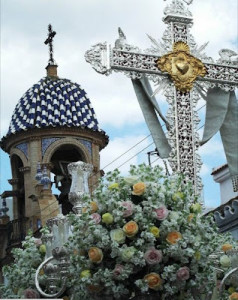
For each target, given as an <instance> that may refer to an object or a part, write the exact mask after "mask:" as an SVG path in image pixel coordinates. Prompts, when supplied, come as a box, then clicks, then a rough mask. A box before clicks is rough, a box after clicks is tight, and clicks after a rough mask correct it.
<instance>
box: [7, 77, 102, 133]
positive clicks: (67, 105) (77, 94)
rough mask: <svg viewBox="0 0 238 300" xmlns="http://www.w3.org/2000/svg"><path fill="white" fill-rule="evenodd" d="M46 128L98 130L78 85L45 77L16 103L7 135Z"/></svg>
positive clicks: (84, 95) (92, 112) (92, 111)
mask: <svg viewBox="0 0 238 300" xmlns="http://www.w3.org/2000/svg"><path fill="white" fill-rule="evenodd" d="M47 126H53V127H57V126H68V127H83V128H89V129H92V130H94V131H101V130H100V129H99V128H98V121H97V119H96V116H95V112H94V109H93V107H92V106H91V103H90V100H89V99H88V97H87V94H86V92H85V91H84V90H83V89H81V87H80V85H78V84H77V83H73V82H72V81H70V80H68V79H52V78H48V77H45V78H43V79H41V80H40V81H39V82H38V83H37V84H34V85H33V86H32V87H31V88H30V89H29V90H28V91H27V92H26V93H25V94H24V95H23V97H22V98H21V99H20V100H19V102H18V104H17V105H16V107H15V110H14V112H13V116H12V119H11V123H10V126H9V130H8V135H9V134H12V133H13V134H14V133H16V132H19V131H22V130H28V129H31V128H44V127H47Z"/></svg>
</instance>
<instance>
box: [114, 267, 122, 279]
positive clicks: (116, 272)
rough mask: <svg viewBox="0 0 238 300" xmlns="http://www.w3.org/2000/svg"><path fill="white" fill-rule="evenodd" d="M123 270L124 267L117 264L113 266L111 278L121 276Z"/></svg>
mask: <svg viewBox="0 0 238 300" xmlns="http://www.w3.org/2000/svg"><path fill="white" fill-rule="evenodd" d="M123 270H124V266H123V265H120V264H117V265H116V266H115V269H114V270H113V276H114V277H118V276H119V275H121V274H122V272H123Z"/></svg>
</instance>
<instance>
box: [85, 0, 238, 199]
mask: <svg viewBox="0 0 238 300" xmlns="http://www.w3.org/2000/svg"><path fill="white" fill-rule="evenodd" d="M184 2H185V3H187V4H189V3H190V2H191V0H183V1H181V0H173V1H172V3H171V5H168V6H167V7H166V8H165V10H164V14H165V16H164V18H163V21H164V23H165V24H167V28H166V29H165V31H164V34H163V36H162V39H161V40H159V41H157V40H155V39H154V38H153V37H151V36H149V39H150V41H151V43H152V46H151V47H150V48H149V49H146V50H145V51H142V50H140V49H138V48H137V47H134V46H132V45H130V44H128V42H127V40H126V37H125V35H124V34H123V35H121V37H120V34H119V40H117V43H116V45H115V47H114V48H113V47H110V46H109V45H107V44H106V43H104V44H97V45H95V46H93V48H92V49H91V50H89V51H87V52H86V60H87V61H88V62H90V63H91V64H92V66H93V68H94V69H95V70H96V71H97V72H99V73H101V74H106V75H108V74H110V73H111V72H112V71H115V72H123V73H124V74H125V75H126V76H127V77H129V78H133V79H135V78H141V77H142V76H147V77H148V78H149V79H151V80H153V82H154V83H155V84H156V85H157V88H156V91H155V92H158V91H161V90H163V92H164V93H165V96H166V98H167V101H168V103H169V109H168V113H167V117H168V122H169V123H170V129H169V131H168V133H167V136H168V140H169V143H170V145H171V147H172V151H171V153H170V157H169V162H170V164H171V167H172V169H173V170H174V171H175V172H183V173H185V174H190V175H189V176H188V177H189V178H190V179H191V180H192V182H193V183H194V186H195V190H196V191H197V193H198V194H199V191H201V188H202V183H201V179H200V177H199V176H198V172H199V170H200V168H201V159H200V157H199V155H198V154H197V153H196V151H197V149H198V140H199V137H198V134H197V131H196V128H197V123H198V116H197V115H196V113H195V105H196V103H197V101H198V98H199V97H198V95H197V93H196V89H197V88H198V87H203V86H205V87H206V88H205V89H204V93H206V90H207V89H208V88H209V87H215V86H218V87H220V88H221V89H223V90H225V91H231V90H234V89H235V87H236V86H238V68H237V65H236V64H237V59H236V60H234V56H235V54H234V53H233V52H231V51H230V50H228V49H223V51H220V56H221V58H220V59H219V60H218V62H217V63H214V60H213V59H212V58H211V57H208V56H207V55H206V53H204V49H205V48H206V46H207V43H205V44H203V45H201V46H198V45H197V44H196V42H195V40H194V38H193V36H192V34H191V33H190V28H191V26H192V24H193V18H192V14H191V12H190V11H189V10H188V8H187V6H186V5H185V3H184ZM176 42H183V43H186V44H187V45H188V46H189V48H190V51H191V52H190V54H189V55H188V53H186V51H184V52H180V56H178V57H177V59H178V60H181V62H182V63H181V62H179V64H180V66H179V68H178V65H177V66H176V62H175V61H174V62H173V67H174V68H176V72H175V73H176V75H178V77H180V78H181V77H184V78H185V77H188V79H189V82H190V84H189V88H188V86H187V84H186V88H185V87H183V86H182V91H181V90H180V91H179V90H177V91H176V90H175V88H174V86H173V84H171V83H170V81H169V80H170V77H169V75H168V73H163V72H161V71H160V70H159V69H158V68H157V64H156V62H157V60H159V59H161V57H162V56H164V55H165V54H166V53H169V52H171V51H172V46H173V44H174V43H176ZM195 57H196V58H195ZM174 60H175V59H174ZM188 61H189V64H188V65H187V63H188ZM190 61H191V62H190ZM202 63H203V66H202ZM194 64H195V65H196V64H197V66H195V67H194ZM187 68H188V70H186V69H187ZM196 68H197V71H195V74H196V76H195V77H196V79H195V81H193V80H192V82H193V86H194V87H193V88H192V89H191V87H192V84H191V81H190V79H191V71H192V70H193V71H194V70H196ZM179 69H180V70H179ZM199 69H200V70H201V73H200V72H199ZM205 69H206V74H205V76H204V77H202V75H204V70H205ZM183 72H184V74H183ZM192 73H193V72H192ZM188 75H189V76H188ZM176 87H177V88H180V89H181V86H178V84H176ZM188 90H189V91H190V92H187V91H188ZM184 102H185V103H186V104H187V105H188V106H185V105H183V103H184ZM189 122H193V123H192V124H191V125H190V126H189V127H186V130H185V128H184V124H185V125H187V123H189ZM185 135H186V137H185ZM190 172H191V173H190Z"/></svg>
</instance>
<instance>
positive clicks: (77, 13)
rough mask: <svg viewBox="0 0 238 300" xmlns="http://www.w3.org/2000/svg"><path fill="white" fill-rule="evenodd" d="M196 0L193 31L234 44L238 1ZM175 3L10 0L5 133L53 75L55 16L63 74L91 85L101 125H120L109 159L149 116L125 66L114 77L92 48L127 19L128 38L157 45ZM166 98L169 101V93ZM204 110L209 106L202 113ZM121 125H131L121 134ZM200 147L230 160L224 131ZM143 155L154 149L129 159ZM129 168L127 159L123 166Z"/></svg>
mask: <svg viewBox="0 0 238 300" xmlns="http://www.w3.org/2000/svg"><path fill="white" fill-rule="evenodd" d="M193 2H194V3H193V5H191V6H190V7H189V9H190V10H191V11H192V13H193V16H194V26H193V28H192V33H193V35H194V37H195V40H196V41H197V42H198V44H199V45H201V44H203V43H205V42H206V41H210V43H209V45H208V47H207V50H206V52H207V54H208V55H210V56H214V57H215V58H218V51H219V50H220V49H221V48H231V49H234V45H235V42H236V35H237V31H236V27H237V1H234V0H217V1H214V0H199V1H198V0H194V1H193ZM167 4H168V1H167V2H163V1H158V0H150V1H145V0H130V1H128V0H113V1H109V0H100V1H98V0H90V1H86V0H80V1H78V0H71V1H67V0H61V1H59V0H51V1H49V0H34V1H29V0H21V1H19V0H2V1H1V10H2V11H1V13H2V20H1V135H3V134H5V133H6V130H7V128H8V125H9V122H10V118H11V115H12V112H13V109H14V107H15V105H16V104H17V102H18V100H19V99H20V97H21V96H22V95H23V93H24V92H25V91H26V90H27V89H28V88H29V87H31V86H32V85H33V84H34V83H36V82H37V81H38V80H39V79H40V78H42V77H44V76H45V66H46V64H47V60H48V48H47V47H46V46H45V45H44V40H45V39H46V35H47V25H48V24H49V23H52V25H53V28H54V30H56V31H57V35H56V37H55V42H54V49H55V59H56V62H57V63H58V65H59V68H58V72H59V75H60V76H61V77H64V78H68V79H71V80H72V81H76V82H78V83H79V84H81V86H82V87H83V88H84V89H85V90H86V92H87V93H88V95H89V98H90V99H91V102H92V105H93V107H94V108H95V111H96V114H97V116H98V119H99V122H100V127H101V128H103V129H104V130H105V131H107V129H111V128H116V129H117V130H116V133H115V134H114V136H112V140H111V142H110V143H109V145H108V147H107V148H106V149H105V150H103V151H102V154H101V162H102V163H101V167H103V166H105V165H106V164H107V163H109V162H110V161H112V160H114V159H115V158H116V157H117V156H119V155H120V154H121V153H123V152H124V151H126V150H127V149H128V148H130V146H132V145H134V144H135V143H136V141H138V140H139V139H140V138H142V137H143V135H140V136H137V137H135V135H133V134H132V135H131V136H129V135H128V133H127V132H126V131H128V132H130V134H131V131H132V130H131V126H132V125H133V126H134V127H133V128H135V127H136V126H139V125H140V124H144V120H143V116H142V113H141V111H140V108H139V105H138V102H137V100H136V97H135V94H134V91H133V87H132V84H131V82H130V80H129V79H128V78H127V77H126V76H124V75H122V74H118V73H117V74H112V75H110V76H108V77H106V76H102V75H99V74H98V73H96V72H95V71H94V70H93V69H92V67H91V66H90V65H89V64H88V63H86V62H85V59H84V53H85V51H86V50H88V49H89V48H90V47H91V46H92V45H93V44H95V43H98V42H104V41H108V42H109V43H111V44H114V41H115V39H116V38H117V37H118V32H117V28H118V26H121V27H122V29H123V31H124V32H125V34H126V36H127V40H128V42H130V43H132V44H135V45H138V46H139V47H140V48H141V49H146V48H148V47H150V45H151V44H150V41H149V39H148V38H147V37H146V33H148V34H150V35H151V36H153V37H154V38H156V39H158V38H161V37H162V34H163V31H164V29H165V25H164V23H163V22H162V21H161V18H162V15H163V8H164V6H165V5H167ZM158 99H160V100H159V102H160V104H162V105H163V103H164V98H161V97H158ZM199 107H200V103H199V104H198V108H199ZM204 111H205V110H202V111H201V114H200V115H201V116H202V117H204ZM201 125H202V124H201ZM125 128H127V129H126V130H125ZM119 129H123V130H122V131H121V135H120V136H119V135H118V131H119ZM201 131H202V130H201ZM146 145H147V144H146ZM146 145H145V146H146ZM142 148H143V147H142ZM139 150H140V149H139V148H138V149H137V150H135V151H134V150H133V151H134V152H133V151H132V152H130V156H129V154H128V156H125V157H123V158H122V159H121V161H118V164H116V163H115V164H114V165H113V168H114V167H117V166H119V165H120V164H121V163H123V162H124V161H125V160H126V159H129V158H130V157H131V156H133V154H136V153H137V151H139ZM200 153H201V155H202V156H203V157H209V158H211V157H213V156H215V157H216V158H217V159H219V160H224V151H223V149H222V144H221V142H219V141H217V140H216V139H215V140H214V139H213V140H211V141H209V142H208V143H207V144H206V145H205V146H203V147H202V148H201V150H200ZM143 160H145V161H146V160H147V157H146V154H143V155H141V156H140V157H139V158H138V159H136V158H133V159H132V160H131V161H130V162H129V163H128V164H130V163H137V162H140V161H143ZM158 163H159V164H160V163H161V161H160V160H159V161H158ZM206 166H207V163H206ZM126 168H128V167H123V171H126ZM203 172H204V173H207V169H206V167H203ZM205 181H206V178H205ZM205 184H206V182H205Z"/></svg>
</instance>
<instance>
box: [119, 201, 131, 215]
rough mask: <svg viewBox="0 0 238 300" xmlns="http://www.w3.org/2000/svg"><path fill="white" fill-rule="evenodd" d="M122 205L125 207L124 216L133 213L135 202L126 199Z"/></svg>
mask: <svg viewBox="0 0 238 300" xmlns="http://www.w3.org/2000/svg"><path fill="white" fill-rule="evenodd" d="M121 206H122V207H124V211H123V217H124V218H126V217H129V216H131V215H132V214H133V211H134V204H133V203H132V202H131V201H124V202H122V203H121Z"/></svg>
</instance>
